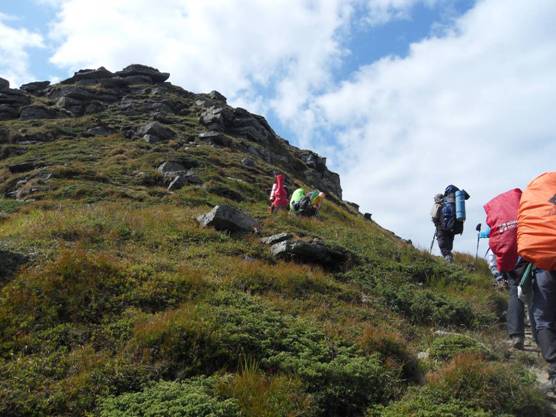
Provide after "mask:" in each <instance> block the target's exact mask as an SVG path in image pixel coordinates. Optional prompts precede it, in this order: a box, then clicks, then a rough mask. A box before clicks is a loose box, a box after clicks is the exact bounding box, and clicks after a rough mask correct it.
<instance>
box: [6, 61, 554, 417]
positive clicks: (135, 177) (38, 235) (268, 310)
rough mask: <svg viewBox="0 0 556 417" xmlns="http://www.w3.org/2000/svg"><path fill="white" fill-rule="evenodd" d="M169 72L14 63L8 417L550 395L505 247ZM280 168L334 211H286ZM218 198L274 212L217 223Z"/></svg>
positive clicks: (531, 404)
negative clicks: (359, 178) (386, 192)
mask: <svg viewBox="0 0 556 417" xmlns="http://www.w3.org/2000/svg"><path fill="white" fill-rule="evenodd" d="M168 76H169V75H168V74H165V73H161V72H159V71H158V70H155V69H152V68H149V67H144V66H140V65H132V66H130V67H127V68H126V69H124V70H122V71H119V72H116V73H111V72H109V71H107V70H106V69H104V68H99V69H97V70H83V71H79V72H77V73H76V74H75V75H74V76H73V77H72V78H70V79H68V80H65V81H62V82H61V83H59V84H55V85H49V83H47V82H37V83H31V84H27V85H24V86H21V88H20V89H10V88H9V86H8V85H7V83H1V82H0V120H1V121H0V193H1V195H2V197H0V212H1V214H0V288H1V290H0V375H1V376H2V377H1V378H0V415H1V416H6V417H8V416H41V417H42V416H101V417H124V416H126V417H131V416H153V417H154V416H245V417H249V416H269V417H270V416H292V417H293V416H314V417H317V416H330V417H331V416H338V417H339V416H367V417H394V416H415V417H433V416H434V417H438V416H441V417H442V416H444V417H470V416H471V417H495V416H498V417H502V416H545V415H547V416H548V415H550V414H549V411H548V408H547V405H546V404H545V400H544V398H543V397H542V395H541V394H540V393H539V392H538V391H537V389H536V388H535V376H534V375H533V374H531V373H530V372H528V371H527V369H526V368H525V367H524V364H528V365H532V364H534V363H535V362H536V361H537V360H538V358H536V356H535V355H533V356H531V355H526V354H522V353H515V352H511V351H509V350H508V349H507V347H506V346H505V344H504V338H505V332H504V324H503V317H502V315H503V314H502V313H503V311H504V309H505V299H506V296H505V294H501V293H498V292H495V291H494V290H493V289H492V282H491V278H490V276H489V273H488V269H487V268H486V265H485V264H484V263H482V262H479V263H478V264H475V263H474V262H473V261H474V260H473V259H472V258H471V257H469V256H467V255H461V254H460V255H458V256H457V257H456V258H457V262H456V264H454V265H447V264H445V263H444V262H443V261H442V260H440V259H438V258H436V257H433V256H430V255H429V254H427V253H424V252H423V251H420V250H418V249H416V248H414V247H413V246H412V245H411V244H410V242H406V241H404V240H402V239H400V238H398V237H397V236H395V235H394V234H393V233H391V232H389V231H387V230H385V229H383V228H382V227H380V226H379V225H378V224H376V223H375V222H373V221H372V220H371V219H370V216H363V215H362V214H361V213H359V212H358V210H357V207H356V205H354V204H353V203H347V202H344V201H343V200H342V190H341V185H340V178H339V176H338V175H337V174H335V173H333V172H331V171H330V170H329V169H328V168H327V167H326V160H325V158H322V157H320V156H319V155H317V154H316V153H314V152H311V151H309V150H301V149H298V148H296V147H294V146H292V145H290V144H289V143H288V142H287V141H286V140H285V139H283V138H280V137H279V136H278V135H276V133H275V132H274V131H273V130H272V128H271V127H270V126H269V125H268V123H267V122H266V120H265V119H264V118H263V117H261V116H258V115H254V114H251V113H249V112H248V111H247V110H244V109H240V108H232V107H230V106H228V105H227V104H226V99H225V98H224V97H223V96H222V95H221V94H219V93H218V92H216V91H213V92H211V93H208V94H194V93H191V92H188V91H186V90H184V89H182V88H180V87H178V86H174V85H172V84H170V83H168V82H166V80H167V79H168ZM274 171H281V172H285V173H286V174H287V177H288V187H289V189H290V191H291V190H293V189H294V188H296V187H297V186H300V185H303V186H306V187H307V188H313V187H316V188H319V189H321V190H324V191H326V193H327V195H328V198H327V200H326V202H325V203H324V205H323V208H322V210H321V213H320V215H319V216H318V217H316V218H300V217H295V216H290V215H288V214H287V213H278V214H276V215H270V214H269V212H268V208H267V198H268V192H269V190H270V188H271V185H272V181H273V175H272V174H273V172H274ZM216 205H229V206H232V207H235V208H236V209H239V210H241V212H243V213H245V214H247V215H249V216H251V217H252V218H254V219H255V220H256V222H257V225H256V227H255V230H254V231H252V230H249V231H246V232H243V233H241V232H228V231H225V230H224V231H223V230H216V229H215V228H213V227H201V225H200V224H199V223H198V221H197V220H196V219H197V217H199V216H201V215H203V214H205V213H207V212H209V211H210V210H211V209H212V208H213V207H214V206H216ZM431 228H432V226H431ZM279 233H287V236H285V237H284V236H282V237H275V238H274V239H275V240H276V241H277V240H279V239H286V241H285V242H289V246H288V248H290V249H291V247H293V246H295V245H296V244H298V245H301V246H302V247H303V248H308V250H309V251H310V250H313V249H315V248H316V249H315V250H317V251H318V252H319V254H320V255H322V254H323V253H324V255H323V256H320V255H319V256H316V255H314V254H313V252H311V255H310V256H306V253H305V252H303V253H301V252H297V253H295V252H291V253H288V252H283V253H279V252H278V251H277V250H276V245H279V243H276V244H275V245H271V244H268V243H269V242H266V243H263V242H261V238H265V237H268V236H273V235H276V234H279ZM271 243H272V242H271ZM303 245H305V246H303ZM283 246H284V245H283ZM286 246H287V245H286ZM539 364H540V365H542V362H539Z"/></svg>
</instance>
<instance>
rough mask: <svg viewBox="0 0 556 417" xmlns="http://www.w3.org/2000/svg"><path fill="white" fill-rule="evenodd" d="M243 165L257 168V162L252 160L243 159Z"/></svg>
mask: <svg viewBox="0 0 556 417" xmlns="http://www.w3.org/2000/svg"><path fill="white" fill-rule="evenodd" d="M241 165H243V166H244V167H246V168H255V161H254V160H253V159H251V158H243V159H242V160H241Z"/></svg>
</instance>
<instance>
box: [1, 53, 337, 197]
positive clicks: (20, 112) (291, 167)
mask: <svg viewBox="0 0 556 417" xmlns="http://www.w3.org/2000/svg"><path fill="white" fill-rule="evenodd" d="M168 77H169V74H168V73H162V72H160V71H158V70H157V69H156V68H152V67H148V66H145V65H138V64H134V65H129V66H128V67H126V68H124V69H123V70H121V71H116V72H112V71H109V70H108V69H106V68H104V67H100V68H97V69H83V70H80V71H77V72H75V73H74V74H73V76H72V77H70V78H68V79H66V80H64V81H62V82H61V83H59V84H55V85H50V83H49V82H48V81H38V82H34V83H27V84H24V85H22V86H21V89H20V90H17V89H11V88H9V83H8V82H7V81H6V80H3V81H0V120H9V119H18V118H19V119H21V120H40V119H50V118H66V117H81V116H84V115H92V114H98V113H101V112H106V113H107V114H109V115H117V116H123V118H124V120H125V119H126V118H127V117H129V118H135V117H137V119H136V120H141V121H143V122H142V123H144V120H145V115H148V120H151V122H150V123H148V124H146V125H141V122H139V126H137V124H136V123H137V122H136V120H134V122H133V123H130V122H129V120H128V121H127V123H126V122H124V123H123V124H121V125H119V126H118V127H117V128H116V127H115V125H114V124H113V125H112V127H111V128H106V129H105V128H104V127H102V126H97V127H94V126H93V127H89V129H85V131H83V132H79V131H75V130H74V129H72V130H68V129H66V131H65V133H64V134H62V135H61V134H58V133H56V132H50V131H46V130H42V131H41V132H40V133H39V132H37V131H22V132H11V134H10V135H11V136H10V137H11V139H10V140H12V141H13V143H32V142H46V141H50V140H53V139H55V138H57V137H75V136H80V135H82V136H85V137H92V136H99V135H100V136H102V135H107V134H111V133H116V132H117V130H119V132H120V133H121V134H123V135H124V137H126V138H128V139H132V140H145V141H147V142H148V143H153V144H158V143H164V142H167V141H169V140H174V141H175V146H180V145H184V144H186V143H187V144H188V145H187V146H195V145H202V144H207V145H211V146H216V147H229V148H232V149H234V150H237V151H239V152H243V153H246V154H249V157H248V158H243V159H242V162H241V163H242V165H243V166H244V167H246V168H249V169H256V168H257V169H260V170H264V169H265V166H264V164H260V163H259V161H261V162H262V161H264V163H266V164H270V165H272V166H273V167H274V168H275V169H276V170H280V171H283V172H285V173H287V174H288V176H291V177H292V180H293V179H295V180H298V181H299V182H302V183H304V184H306V185H307V186H308V187H309V188H318V189H319V190H321V191H324V192H325V193H327V194H328V195H329V198H330V199H331V200H332V201H338V200H341V196H342V189H341V186H340V178H339V176H338V175H337V174H336V173H334V172H331V171H330V170H329V169H328V168H327V167H326V158H323V157H320V156H319V155H317V154H316V153H314V152H311V151H307V150H300V149H297V148H295V147H294V146H291V145H290V144H289V143H288V142H287V141H286V140H284V139H283V138H281V137H279V136H278V135H277V134H276V133H275V132H274V130H273V129H272V128H271V127H270V125H269V124H268V122H267V121H266V120H265V118H264V117H262V116H260V115H256V114H252V113H250V112H248V111H247V110H245V109H242V108H234V107H231V106H229V105H228V104H227V100H226V97H225V96H224V95H222V94H221V93H220V92H218V91H211V92H210V93H208V94H193V93H191V92H188V91H186V90H184V89H182V88H181V87H177V86H173V85H171V84H170V83H167V82H166V80H167V79H168ZM37 97H40V99H37ZM184 115H188V116H189V115H195V116H196V117H198V118H199V121H200V123H201V125H202V126H203V127H204V128H205V131H204V132H203V131H201V132H199V131H196V132H195V133H193V134H192V133H191V130H190V129H188V132H187V134H183V133H182V132H183V128H184V125H188V124H189V123H190V122H188V121H187V120H184V118H183V117H180V116H184ZM99 120H100V119H99ZM74 132H75V133H74ZM172 145H173V146H174V143H173V144H172ZM184 172H187V171H184ZM186 178H187V179H186ZM174 179H175V176H173V177H172V178H171V181H173V180H174ZM197 179H198V178H196V177H194V176H191V175H188V176H187V177H183V178H181V179H179V180H177V181H176V182H175V183H174V185H173V187H179V185H180V184H183V183H184V181H193V182H194V183H198V181H197ZM174 189H175V188H174Z"/></svg>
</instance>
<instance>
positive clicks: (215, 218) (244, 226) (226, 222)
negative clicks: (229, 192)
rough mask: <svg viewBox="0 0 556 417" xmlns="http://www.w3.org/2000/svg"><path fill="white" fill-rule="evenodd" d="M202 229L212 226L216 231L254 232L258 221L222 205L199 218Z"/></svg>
mask: <svg viewBox="0 0 556 417" xmlns="http://www.w3.org/2000/svg"><path fill="white" fill-rule="evenodd" d="M197 221H198V222H199V224H200V225H201V226H202V227H207V226H211V227H214V228H215V229H216V230H224V231H228V232H232V233H233V232H253V231H255V230H256V228H257V221H256V220H255V219H253V218H252V217H251V216H249V215H247V214H245V213H243V212H241V211H239V210H238V209H236V208H234V207H231V206H228V205H225V204H224V205H221V206H216V207H214V208H213V209H212V210H211V211H209V212H208V213H206V214H203V215H202V216H199V217H197Z"/></svg>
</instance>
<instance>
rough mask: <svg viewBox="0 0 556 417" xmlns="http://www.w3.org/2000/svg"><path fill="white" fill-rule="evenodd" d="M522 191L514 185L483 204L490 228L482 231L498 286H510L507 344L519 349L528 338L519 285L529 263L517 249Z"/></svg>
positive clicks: (508, 287)
mask: <svg viewBox="0 0 556 417" xmlns="http://www.w3.org/2000/svg"><path fill="white" fill-rule="evenodd" d="M521 194H522V192H521V190H520V189H519V188H514V189H512V190H509V191H506V192H504V193H502V194H499V195H497V196H496V197H494V198H493V199H491V200H490V201H489V202H488V203H486V204H485V205H484V209H485V212H486V214H487V220H486V223H487V225H488V228H487V229H488V230H487V231H485V234H484V235H483V236H485V237H487V238H489V242H488V245H489V252H490V253H491V256H490V257H489V268H490V270H491V272H492V273H493V274H494V275H495V277H496V280H497V288H499V289H506V288H507V290H508V309H507V311H506V329H507V331H508V344H509V345H510V346H511V347H513V348H515V349H520V350H521V349H523V346H524V341H525V322H524V318H525V305H524V303H523V302H522V301H521V300H520V299H519V297H518V286H519V282H520V281H521V275H522V274H523V272H524V271H525V268H526V267H527V263H526V262H525V261H524V260H523V259H521V258H520V257H519V255H518V253H517V216H518V209H519V201H520V199H521ZM479 237H481V234H479ZM495 271H496V272H495ZM529 316H530V321H531V323H534V319H533V318H532V314H531V311H529ZM532 327H533V326H532Z"/></svg>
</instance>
